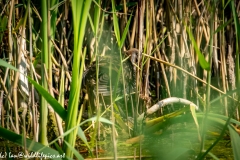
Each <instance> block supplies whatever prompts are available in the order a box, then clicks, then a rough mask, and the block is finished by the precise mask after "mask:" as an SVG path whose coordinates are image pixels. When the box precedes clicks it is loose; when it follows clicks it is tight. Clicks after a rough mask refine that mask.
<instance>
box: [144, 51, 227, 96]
mask: <svg viewBox="0 0 240 160" xmlns="http://www.w3.org/2000/svg"><path fill="white" fill-rule="evenodd" d="M142 54H143V55H144V56H146V57H149V58H150V59H152V60H154V61H158V62H160V63H163V64H165V65H167V66H171V67H173V68H176V69H178V70H180V71H182V72H184V73H186V74H188V75H190V76H191V77H193V78H195V79H197V80H198V81H200V82H202V83H204V84H207V82H206V81H203V80H202V79H201V78H199V77H197V76H195V75H193V74H192V73H190V72H188V71H186V70H185V69H183V68H181V67H179V66H176V65H174V64H171V63H169V62H166V61H163V60H160V59H158V58H155V57H153V56H149V55H147V54H145V53H142ZM210 87H211V88H212V89H214V90H215V91H218V92H219V93H222V94H226V93H225V92H223V91H222V90H220V89H218V88H216V87H214V86H213V85H210ZM231 98H232V97H231Z"/></svg>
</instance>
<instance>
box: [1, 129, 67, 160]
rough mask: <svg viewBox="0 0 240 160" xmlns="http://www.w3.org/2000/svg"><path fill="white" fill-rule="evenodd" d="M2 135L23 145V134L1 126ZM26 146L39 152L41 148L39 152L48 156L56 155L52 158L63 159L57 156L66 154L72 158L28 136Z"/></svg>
mask: <svg viewBox="0 0 240 160" xmlns="http://www.w3.org/2000/svg"><path fill="white" fill-rule="evenodd" d="M0 137H2V138H4V139H7V140H9V141H11V142H13V143H15V144H17V145H19V146H23V144H22V142H23V136H21V135H18V134H16V133H14V132H12V131H9V130H7V129H5V128H2V127H0ZM26 146H27V148H28V150H29V151H33V152H39V150H41V151H40V152H39V153H42V154H44V155H46V156H48V155H49V156H50V155H51V156H55V158H51V159H62V158H58V157H56V156H65V158H66V159H70V158H67V157H66V155H65V154H60V153H59V152H58V151H56V150H54V149H52V148H50V147H48V146H44V145H42V144H41V143H38V142H35V141H33V140H31V139H28V138H26ZM63 158H64V157H63Z"/></svg>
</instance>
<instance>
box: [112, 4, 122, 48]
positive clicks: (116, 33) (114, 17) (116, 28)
mask: <svg viewBox="0 0 240 160" xmlns="http://www.w3.org/2000/svg"><path fill="white" fill-rule="evenodd" d="M112 11H113V26H114V33H115V36H116V39H117V43H118V46H121V44H120V43H121V40H120V31H119V25H118V18H117V14H116V9H115V0H112Z"/></svg>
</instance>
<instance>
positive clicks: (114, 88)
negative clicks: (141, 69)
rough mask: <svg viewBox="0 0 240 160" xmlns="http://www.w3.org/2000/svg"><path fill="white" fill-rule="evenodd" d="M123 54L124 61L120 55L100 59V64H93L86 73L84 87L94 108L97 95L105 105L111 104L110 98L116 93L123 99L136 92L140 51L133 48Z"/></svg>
mask: <svg viewBox="0 0 240 160" xmlns="http://www.w3.org/2000/svg"><path fill="white" fill-rule="evenodd" d="M123 53H124V54H123V55H122V57H123V58H122V59H121V56H119V54H112V55H111V54H110V55H106V56H103V57H99V61H98V63H97V62H96V61H95V62H93V63H92V64H91V65H90V66H89V67H88V68H87V69H86V70H85V71H84V73H83V85H84V86H85V87H86V88H87V93H88V95H89V96H88V97H89V100H90V105H91V107H92V108H93V106H96V97H97V94H98V96H99V99H100V100H103V101H104V102H103V103H104V104H110V96H111V95H113V94H114V93H115V95H116V96H120V97H123V96H124V94H127V96H128V97H129V96H130V95H131V94H133V93H134V92H135V91H136V72H137V68H138V67H137V66H138V61H139V59H138V57H139V56H138V54H139V51H138V49H136V48H131V49H130V50H128V51H124V52H123ZM121 64H122V65H121ZM97 68H98V74H97ZM96 78H98V80H97V79H96ZM97 83H98V87H97ZM124 86H125V87H124ZM97 88H98V90H97ZM124 88H125V89H124ZM122 99H124V98H122ZM118 108H119V107H118Z"/></svg>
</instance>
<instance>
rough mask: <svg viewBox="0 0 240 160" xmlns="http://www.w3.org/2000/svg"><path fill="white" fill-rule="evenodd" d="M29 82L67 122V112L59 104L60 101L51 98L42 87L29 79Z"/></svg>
mask: <svg viewBox="0 0 240 160" xmlns="http://www.w3.org/2000/svg"><path fill="white" fill-rule="evenodd" d="M28 81H29V82H30V83H32V84H33V85H34V87H35V88H36V89H37V91H38V92H39V93H40V94H41V95H42V96H43V97H44V98H45V99H46V101H47V102H48V103H49V104H50V105H51V106H52V108H53V109H54V111H55V112H56V113H57V114H58V115H59V116H60V117H61V118H62V119H63V120H66V116H67V111H66V110H65V109H64V108H63V107H62V106H61V104H59V103H58V101H57V100H56V99H55V98H53V97H52V96H51V94H49V93H48V92H47V91H46V90H45V89H44V88H43V87H42V86H40V85H39V84H38V83H37V82H35V81H34V80H32V79H31V78H30V77H28Z"/></svg>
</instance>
